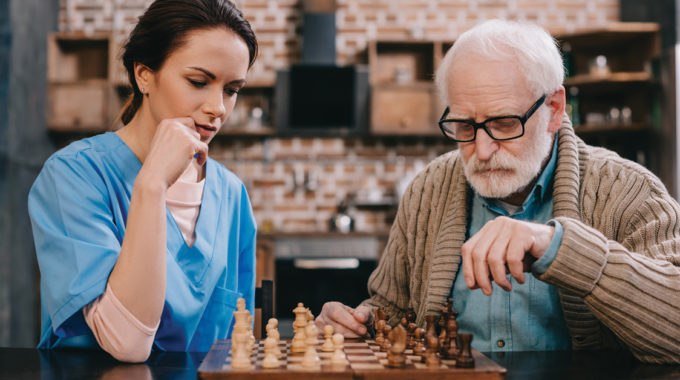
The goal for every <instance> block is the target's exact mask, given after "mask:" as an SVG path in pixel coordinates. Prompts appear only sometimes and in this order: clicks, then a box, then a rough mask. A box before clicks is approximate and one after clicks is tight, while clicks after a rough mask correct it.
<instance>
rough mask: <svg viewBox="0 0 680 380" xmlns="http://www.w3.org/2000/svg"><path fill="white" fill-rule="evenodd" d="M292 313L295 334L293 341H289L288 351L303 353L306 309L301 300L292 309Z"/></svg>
mask: <svg viewBox="0 0 680 380" xmlns="http://www.w3.org/2000/svg"><path fill="white" fill-rule="evenodd" d="M293 313H295V322H293V328H294V329H295V336H293V341H292V342H291V343H290V351H291V352H292V353H303V352H305V347H306V346H305V340H306V336H305V327H306V326H307V309H306V308H305V306H304V305H303V304H302V302H298V305H297V307H296V308H295V309H293Z"/></svg>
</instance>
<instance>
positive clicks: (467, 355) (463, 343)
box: [456, 334, 475, 368]
mask: <svg viewBox="0 0 680 380" xmlns="http://www.w3.org/2000/svg"><path fill="white" fill-rule="evenodd" d="M458 338H459V339H460V345H459V348H460V353H459V354H458V357H457V358H456V367H458V368H472V367H474V366H475V359H474V358H473V357H472V350H471V348H470V343H472V334H459V335H458Z"/></svg>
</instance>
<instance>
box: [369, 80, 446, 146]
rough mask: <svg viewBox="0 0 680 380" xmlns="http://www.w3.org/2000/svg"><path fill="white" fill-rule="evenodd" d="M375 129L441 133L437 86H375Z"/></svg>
mask: <svg viewBox="0 0 680 380" xmlns="http://www.w3.org/2000/svg"><path fill="white" fill-rule="evenodd" d="M371 98H372V99H371V129H372V132H373V133H375V134H386V135H389V134H394V135H410V134H413V135H416V134H417V135H432V134H439V133H441V132H439V129H438V127H437V122H436V117H435V116H434V115H435V114H436V111H435V107H436V106H437V105H438V104H439V102H438V101H437V97H436V95H435V91H434V86H433V85H431V84H424V85H413V86H411V85H380V86H374V87H373V88H372V90H371Z"/></svg>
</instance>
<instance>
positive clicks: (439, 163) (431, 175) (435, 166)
mask: <svg viewBox="0 0 680 380" xmlns="http://www.w3.org/2000/svg"><path fill="white" fill-rule="evenodd" d="M459 155H460V153H459V151H458V149H456V150H452V151H449V152H446V153H444V154H442V155H440V156H438V157H436V158H435V159H433V160H432V161H430V163H428V164H427V165H426V166H425V167H424V168H423V169H422V170H421V171H420V172H418V174H416V176H415V178H414V179H413V181H411V187H412V188H414V187H417V188H422V187H424V186H438V185H439V184H441V182H442V181H444V180H445V179H446V178H450V174H449V173H452V172H454V171H455V169H456V165H458V156H459ZM461 173H462V171H461Z"/></svg>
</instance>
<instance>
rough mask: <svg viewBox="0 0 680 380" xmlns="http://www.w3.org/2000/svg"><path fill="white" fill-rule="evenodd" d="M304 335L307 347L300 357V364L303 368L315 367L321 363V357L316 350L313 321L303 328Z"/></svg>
mask: <svg viewBox="0 0 680 380" xmlns="http://www.w3.org/2000/svg"><path fill="white" fill-rule="evenodd" d="M305 335H306V336H307V340H306V342H305V344H306V345H307V349H306V350H305V356H304V357H303V358H302V366H303V367H305V368H316V367H319V365H320V364H321V359H320V358H319V354H318V353H317V352H316V347H315V346H316V335H317V329H316V325H315V324H314V323H310V324H308V325H307V327H306V328H305Z"/></svg>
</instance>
